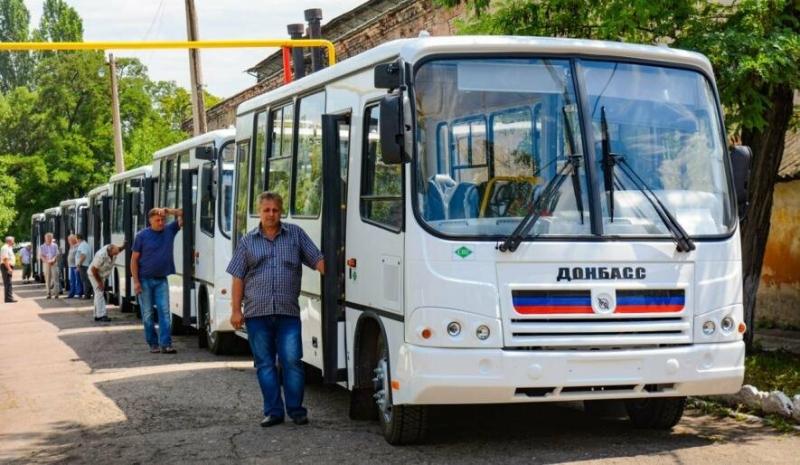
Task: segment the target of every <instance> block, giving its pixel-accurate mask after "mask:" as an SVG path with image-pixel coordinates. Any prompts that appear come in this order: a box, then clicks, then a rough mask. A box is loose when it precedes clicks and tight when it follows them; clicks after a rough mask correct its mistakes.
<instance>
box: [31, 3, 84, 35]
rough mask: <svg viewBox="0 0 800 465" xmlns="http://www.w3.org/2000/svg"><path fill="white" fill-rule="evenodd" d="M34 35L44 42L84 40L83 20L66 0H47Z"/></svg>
mask: <svg viewBox="0 0 800 465" xmlns="http://www.w3.org/2000/svg"><path fill="white" fill-rule="evenodd" d="M34 36H35V37H36V39H37V40H38V41H43V42H44V41H49V42H82V41H83V20H82V19H81V17H80V15H78V12H77V11H75V9H74V8H72V7H71V6H69V5H68V4H67V2H65V1H64V0H45V2H44V7H43V10H42V18H41V20H40V21H39V29H38V30H36V31H35V32H34Z"/></svg>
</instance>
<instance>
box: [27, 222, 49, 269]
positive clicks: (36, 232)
mask: <svg viewBox="0 0 800 465" xmlns="http://www.w3.org/2000/svg"><path fill="white" fill-rule="evenodd" d="M46 221H47V219H46V217H45V214H44V213H34V214H33V215H31V273H32V275H33V279H35V280H36V281H38V282H40V283H41V282H44V268H43V267H42V263H41V262H40V261H39V246H40V245H42V244H43V243H44V234H45V233H46V232H47V231H46V230H45V226H46Z"/></svg>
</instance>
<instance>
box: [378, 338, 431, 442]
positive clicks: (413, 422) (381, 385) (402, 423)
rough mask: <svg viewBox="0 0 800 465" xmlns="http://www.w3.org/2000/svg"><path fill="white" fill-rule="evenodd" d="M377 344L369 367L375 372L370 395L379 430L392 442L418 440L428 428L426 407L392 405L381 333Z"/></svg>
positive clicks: (421, 439)
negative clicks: (374, 361) (375, 357)
mask: <svg viewBox="0 0 800 465" xmlns="http://www.w3.org/2000/svg"><path fill="white" fill-rule="evenodd" d="M378 347H382V350H381V355H380V356H379V357H378V362H377V364H376V366H375V369H374V370H373V372H374V373H375V378H373V384H374V387H375V390H374V395H373V397H374V398H375V403H376V405H377V407H378V408H377V410H378V421H379V422H380V424H381V429H382V430H383V437H384V438H385V439H386V442H388V443H389V444H391V445H393V446H399V445H405V444H417V443H420V442H422V441H423V440H424V439H425V436H426V435H427V432H428V407H427V406H425V405H393V403H392V387H391V370H390V369H389V347H388V344H387V342H386V341H385V340H384V338H383V335H382V334H381V335H380V341H379V345H378Z"/></svg>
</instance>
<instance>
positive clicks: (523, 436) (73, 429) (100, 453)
mask: <svg viewBox="0 0 800 465" xmlns="http://www.w3.org/2000/svg"><path fill="white" fill-rule="evenodd" d="M15 289H16V293H17V295H18V296H19V298H20V302H19V303H17V304H0V463H20V464H22V463H25V464H28V463H86V464H96V463H126V464H138V463H141V464H150V463H169V464H180V463H192V464H196V463H314V464H319V463H332V462H336V463H339V464H344V463H415V464H416V463H458V464H470V463H476V464H477V463H479V464H493V463H497V464H501V463H502V464H506V463H563V462H593V463H594V462H596V463H636V464H639V463H657V464H667V463H678V464H683V463H692V464H695V463H699V464H712V463H713V464H716V463H753V464H767V463H781V464H785V463H800V458H798V452H799V451H800V437H798V436H794V435H782V434H779V433H777V432H775V431H773V430H770V429H768V428H765V427H762V426H757V425H749V424H745V423H742V422H736V421H733V420H727V419H717V418H712V417H709V416H703V415H701V414H699V413H698V412H689V413H688V414H687V415H686V416H685V417H684V419H683V421H681V423H680V425H678V426H677V427H676V428H675V430H674V431H673V432H672V433H664V432H652V431H645V432H643V431H638V430H635V429H632V428H631V427H629V426H628V424H627V423H625V422H623V421H615V420H596V419H592V418H589V417H587V416H586V415H584V414H583V412H582V411H581V410H580V409H579V408H577V407H574V406H542V405H529V406H512V407H505V406H503V407H497V406H495V407H486V406H480V407H457V408H456V407H447V408H437V409H435V410H434V412H433V415H432V416H433V432H432V435H431V438H430V440H429V441H428V443H427V444H425V445H421V446H414V447H391V446H389V445H387V444H386V443H385V442H384V440H383V438H382V436H381V435H380V432H379V430H378V427H377V425H376V424H372V423H369V422H355V421H351V420H349V419H348V418H347V401H348V397H347V394H346V392H344V391H343V390H341V389H336V388H326V387H322V386H309V387H308V388H307V391H306V399H307V405H308V407H309V410H310V418H311V424H310V425H309V426H304V427H298V426H294V425H287V424H284V425H280V426H278V427H274V428H270V429H262V428H261V427H259V426H258V421H259V420H260V414H259V406H260V403H261V401H260V397H259V394H258V389H257V387H256V380H255V372H254V370H253V368H252V362H251V361H250V360H249V358H247V357H214V356H212V355H210V354H208V353H206V352H205V351H203V350H200V349H197V348H196V341H195V339H194V338H193V337H191V336H178V337H176V344H175V345H176V347H177V349H178V351H179V353H178V354H177V355H161V354H158V355H151V354H150V353H148V351H147V348H146V346H145V344H144V338H143V335H142V330H141V328H140V326H139V322H138V320H136V319H135V318H134V317H133V316H132V315H129V314H121V313H119V312H118V311H116V310H115V309H113V310H112V312H111V316H112V317H114V322H113V323H110V324H95V323H94V322H93V321H92V318H91V308H90V307H89V305H88V304H86V303H84V302H81V301H64V300H57V301H53V300H45V299H44V297H43V292H42V290H43V289H42V287H41V286H39V285H27V286H26V285H17V286H16V287H15Z"/></svg>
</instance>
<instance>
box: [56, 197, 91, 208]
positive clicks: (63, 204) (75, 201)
mask: <svg viewBox="0 0 800 465" xmlns="http://www.w3.org/2000/svg"><path fill="white" fill-rule="evenodd" d="M72 205H89V199H87V198H86V197H81V198H79V199H69V200H64V201H62V202H61V203H60V204H59V206H60V207H61V208H65V207H70V206H72Z"/></svg>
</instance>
